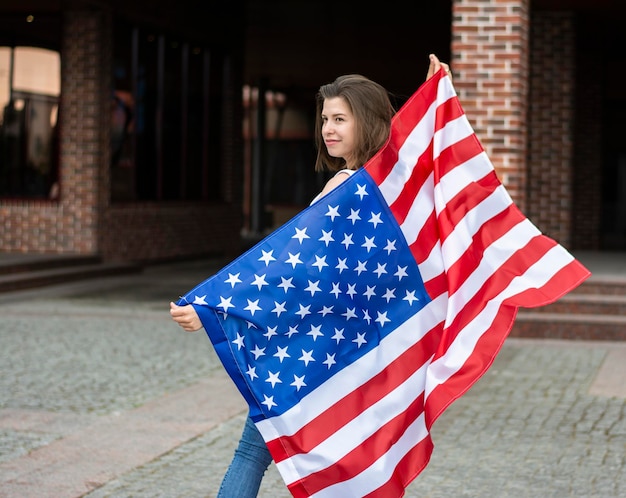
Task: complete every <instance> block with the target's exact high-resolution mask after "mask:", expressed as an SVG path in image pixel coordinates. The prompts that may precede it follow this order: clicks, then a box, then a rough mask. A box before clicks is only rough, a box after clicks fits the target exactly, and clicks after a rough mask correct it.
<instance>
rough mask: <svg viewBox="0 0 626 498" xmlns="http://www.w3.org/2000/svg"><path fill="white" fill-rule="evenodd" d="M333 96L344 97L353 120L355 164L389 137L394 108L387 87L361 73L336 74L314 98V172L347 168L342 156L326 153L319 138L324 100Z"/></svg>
mask: <svg viewBox="0 0 626 498" xmlns="http://www.w3.org/2000/svg"><path fill="white" fill-rule="evenodd" d="M334 97H341V98H342V99H344V100H345V101H346V103H347V104H348V106H349V107H350V110H351V111H352V114H353V115H354V117H355V119H356V143H357V146H356V150H355V151H354V156H355V158H356V160H357V164H358V165H360V166H362V165H363V164H365V163H366V162H367V161H368V160H369V159H370V158H371V157H372V156H373V155H374V154H376V152H378V150H379V149H380V148H381V147H382V146H383V145H384V144H385V142H386V141H387V138H388V137H389V130H390V128H391V118H392V116H393V115H394V113H395V109H394V108H393V105H392V104H391V101H390V100H389V94H388V92H387V90H385V88H383V87H382V86H381V85H379V84H378V83H376V82H374V81H372V80H370V79H368V78H366V77H365V76H361V75H360V74H348V75H345V76H339V78H337V79H336V80H335V81H333V82H332V83H328V84H326V85H323V86H321V87H320V89H319V91H318V92H317V95H316V98H315V103H316V115H315V144H316V145H317V159H316V161H315V171H324V170H330V171H339V170H340V169H343V168H345V167H346V164H345V161H344V160H343V159H342V158H340V157H332V156H330V155H329V154H328V150H327V149H326V146H325V145H324V140H323V138H322V108H323V107H324V100H326V99H332V98H334Z"/></svg>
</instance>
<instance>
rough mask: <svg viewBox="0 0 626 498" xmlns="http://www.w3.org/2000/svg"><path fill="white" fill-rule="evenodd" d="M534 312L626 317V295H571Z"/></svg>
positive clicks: (534, 309) (535, 309)
mask: <svg viewBox="0 0 626 498" xmlns="http://www.w3.org/2000/svg"><path fill="white" fill-rule="evenodd" d="M532 311H534V312H537V313H566V314H595V315H618V316H620V315H621V316H626V294H623V295H613V294H582V293H570V294H567V295H565V296H563V297H562V298H561V299H559V300H558V301H556V302H555V303H552V304H548V305H546V306H540V307H538V308H533V309H532Z"/></svg>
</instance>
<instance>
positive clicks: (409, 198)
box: [389, 141, 433, 225]
mask: <svg viewBox="0 0 626 498" xmlns="http://www.w3.org/2000/svg"><path fill="white" fill-rule="evenodd" d="M432 157H433V143H432V141H431V142H430V144H429V145H428V147H427V148H426V150H425V151H424V153H423V154H422V155H421V156H420V158H419V159H418V161H417V164H416V165H415V166H414V167H413V169H412V170H411V176H410V177H409V179H408V180H407V181H406V183H405V184H404V187H403V189H402V192H401V193H400V195H399V196H398V198H397V199H396V200H395V201H394V202H393V203H392V204H391V205H390V206H389V208H390V209H391V212H392V213H393V216H394V218H395V219H396V221H397V222H398V224H399V225H401V224H402V223H404V220H405V218H406V216H407V214H408V213H409V210H410V209H411V206H412V205H413V203H414V202H415V198H416V196H417V194H418V192H419V191H420V190H421V189H422V187H423V186H424V183H425V182H426V180H427V179H428V177H429V176H430V174H431V172H432V169H431V167H430V166H431V165H432Z"/></svg>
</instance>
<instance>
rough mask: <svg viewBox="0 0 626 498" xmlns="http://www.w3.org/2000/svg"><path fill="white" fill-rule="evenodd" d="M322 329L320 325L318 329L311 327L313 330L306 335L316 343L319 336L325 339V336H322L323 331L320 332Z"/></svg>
mask: <svg viewBox="0 0 626 498" xmlns="http://www.w3.org/2000/svg"><path fill="white" fill-rule="evenodd" d="M321 328H322V326H321V325H318V326H317V327H315V326H313V325H311V330H309V331H308V332H307V333H306V335H310V336H311V337H313V342H315V341H316V340H317V338H318V337H319V336H322V337H324V334H322V331H321V330H320V329H321Z"/></svg>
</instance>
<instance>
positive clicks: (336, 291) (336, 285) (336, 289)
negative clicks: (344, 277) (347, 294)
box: [330, 282, 341, 299]
mask: <svg viewBox="0 0 626 498" xmlns="http://www.w3.org/2000/svg"><path fill="white" fill-rule="evenodd" d="M330 293H331V294H334V295H335V299H336V298H338V297H339V294H341V290H339V282H334V283H333V290H331V291H330Z"/></svg>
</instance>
